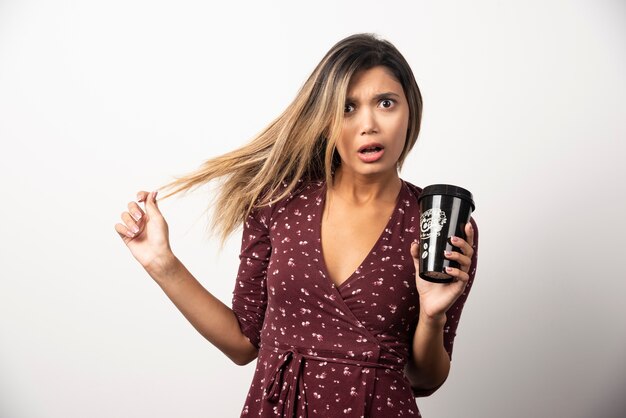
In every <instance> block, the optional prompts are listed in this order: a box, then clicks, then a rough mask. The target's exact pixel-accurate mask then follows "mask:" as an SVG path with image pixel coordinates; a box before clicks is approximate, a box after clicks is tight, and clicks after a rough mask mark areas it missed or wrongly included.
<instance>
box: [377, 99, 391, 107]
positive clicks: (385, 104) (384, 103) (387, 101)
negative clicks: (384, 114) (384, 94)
mask: <svg viewBox="0 0 626 418" xmlns="http://www.w3.org/2000/svg"><path fill="white" fill-rule="evenodd" d="M380 105H381V106H382V107H384V108H390V107H391V106H393V100H390V99H383V100H381V102H380Z"/></svg>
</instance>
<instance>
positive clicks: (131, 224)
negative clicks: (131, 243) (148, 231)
mask: <svg viewBox="0 0 626 418" xmlns="http://www.w3.org/2000/svg"><path fill="white" fill-rule="evenodd" d="M121 218H122V221H124V223H125V224H126V228H127V229H128V232H129V233H130V235H128V236H129V237H130V238H134V237H135V236H137V234H139V231H140V230H141V227H140V226H139V225H137V222H135V220H134V219H133V217H132V216H130V213H128V212H122V216H121Z"/></svg>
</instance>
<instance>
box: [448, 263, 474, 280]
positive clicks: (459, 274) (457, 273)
mask: <svg viewBox="0 0 626 418" xmlns="http://www.w3.org/2000/svg"><path fill="white" fill-rule="evenodd" d="M446 273H448V274H449V275H450V276H452V277H454V278H455V279H456V280H458V281H461V282H463V283H467V282H468V281H469V275H468V274H467V273H466V272H464V271H463V270H460V269H457V268H454V267H446Z"/></svg>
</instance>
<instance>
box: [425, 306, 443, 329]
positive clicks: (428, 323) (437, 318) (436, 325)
mask: <svg viewBox="0 0 626 418" xmlns="http://www.w3.org/2000/svg"><path fill="white" fill-rule="evenodd" d="M447 319H448V318H447V316H446V313H445V312H444V313H441V314H437V315H428V314H426V312H424V311H421V310H420V316H419V322H418V325H420V324H421V325H422V326H423V327H427V328H430V329H442V328H443V326H444V325H445V324H446V321H447Z"/></svg>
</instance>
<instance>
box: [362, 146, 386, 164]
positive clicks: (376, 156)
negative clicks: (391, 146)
mask: <svg viewBox="0 0 626 418" xmlns="http://www.w3.org/2000/svg"><path fill="white" fill-rule="evenodd" d="M367 148H369V147H365V148H362V149H363V150H366V151H359V152H358V154H359V158H360V159H361V161H363V162H364V163H373V162H375V161H378V160H380V159H381V158H382V156H383V154H384V153H385V149H384V148H382V147H376V150H374V151H371V150H367Z"/></svg>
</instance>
